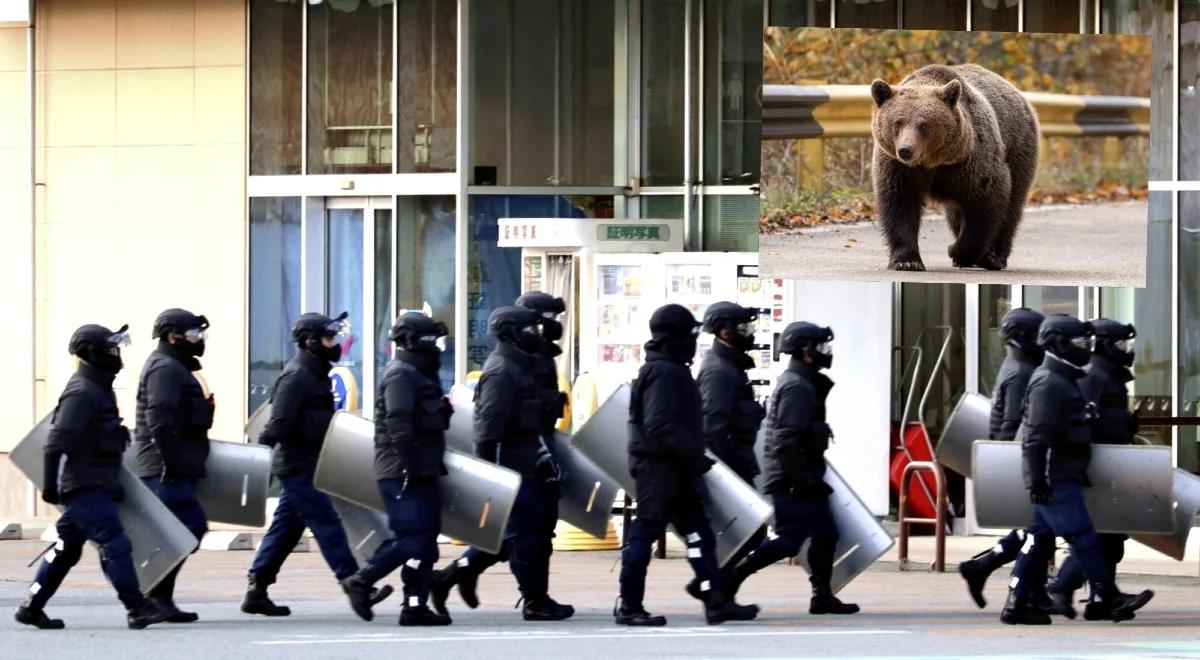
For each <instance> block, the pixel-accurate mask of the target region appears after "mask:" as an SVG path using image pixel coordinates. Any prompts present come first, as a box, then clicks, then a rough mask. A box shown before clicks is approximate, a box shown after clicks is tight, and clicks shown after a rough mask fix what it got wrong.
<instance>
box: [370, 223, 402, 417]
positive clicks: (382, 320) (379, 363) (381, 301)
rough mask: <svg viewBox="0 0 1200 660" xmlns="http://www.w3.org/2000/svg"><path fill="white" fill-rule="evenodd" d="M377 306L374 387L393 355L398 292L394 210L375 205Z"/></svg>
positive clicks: (377, 385) (380, 379)
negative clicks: (391, 336)
mask: <svg viewBox="0 0 1200 660" xmlns="http://www.w3.org/2000/svg"><path fill="white" fill-rule="evenodd" d="M374 240H375V248H374V249H375V272H374V273H373V274H372V275H373V277H374V287H375V291H374V295H375V309H374V310H372V311H373V313H374V318H373V319H372V325H373V329H374V332H375V360H374V368H375V391H376V392H378V391H379V383H380V382H382V380H383V370H384V369H385V368H387V363H388V362H389V361H391V359H392V342H391V340H390V339H388V333H389V332H391V331H392V321H393V320H394V316H393V314H392V310H393V309H395V305H394V304H393V303H394V302H395V292H394V291H392V282H393V281H394V280H393V279H392V212H391V210H389V209H375V239H374ZM363 410H366V411H368V412H369V411H372V410H374V405H367V404H366V402H364V403H363Z"/></svg>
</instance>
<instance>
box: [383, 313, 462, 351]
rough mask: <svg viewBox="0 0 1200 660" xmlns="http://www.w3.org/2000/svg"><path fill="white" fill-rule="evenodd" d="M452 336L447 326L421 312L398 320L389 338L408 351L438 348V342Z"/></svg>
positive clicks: (403, 316)
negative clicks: (421, 348)
mask: <svg viewBox="0 0 1200 660" xmlns="http://www.w3.org/2000/svg"><path fill="white" fill-rule="evenodd" d="M448 334H450V332H449V331H448V330H447V329H446V324H445V323H442V322H441V321H435V320H433V319H431V318H429V317H428V316H425V315H424V314H422V313H421V312H405V313H403V314H401V315H400V316H398V317H397V318H396V322H395V323H394V324H393V325H392V331H391V332H389V333H388V338H389V339H391V340H392V341H394V342H396V345H397V346H400V347H402V348H407V349H410V350H412V349H415V348H420V347H426V348H428V347H436V346H437V341H438V340H439V339H441V338H442V337H445V336H446V335H448Z"/></svg>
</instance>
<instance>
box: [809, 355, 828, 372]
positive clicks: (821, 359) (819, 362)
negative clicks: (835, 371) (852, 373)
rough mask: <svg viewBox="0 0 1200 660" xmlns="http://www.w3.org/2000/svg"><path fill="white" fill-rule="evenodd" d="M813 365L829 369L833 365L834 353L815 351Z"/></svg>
mask: <svg viewBox="0 0 1200 660" xmlns="http://www.w3.org/2000/svg"><path fill="white" fill-rule="evenodd" d="M812 361H813V366H814V367H816V368H818V369H828V368H830V367H832V366H833V353H813V356H812Z"/></svg>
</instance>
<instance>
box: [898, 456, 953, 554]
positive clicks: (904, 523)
mask: <svg viewBox="0 0 1200 660" xmlns="http://www.w3.org/2000/svg"><path fill="white" fill-rule="evenodd" d="M918 471H924V472H932V473H933V479H934V481H935V482H936V483H937V487H936V489H937V504H936V507H937V509H936V510H937V515H936V517H934V518H910V517H909V516H908V490H909V486H910V485H911V481H912V477H913V475H914V474H916V473H917V472H918ZM897 514H898V515H897V516H896V517H897V518H899V520H900V534H899V536H900V538H899V539H898V540H897V546H898V550H899V558H898V559H899V561H898V562H897V567H898V568H899V569H900V570H902V571H907V570H911V566H912V562H911V560H909V558H908V537H909V533H908V526H909V525H933V526H934V535H935V536H934V539H935V540H934V548H933V561H932V562H931V563H930V565H929V569H930V570H931V571H934V572H936V573H944V572H946V475H945V474H944V473H943V472H942V468H941V466H940V465H938V464H937V463H935V462H933V461H916V462H913V463H909V464H908V465H906V466H904V474H903V475H901V476H900V508H899V510H898V511H897Z"/></svg>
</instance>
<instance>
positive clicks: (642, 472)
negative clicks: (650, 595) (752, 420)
mask: <svg viewBox="0 0 1200 660" xmlns="http://www.w3.org/2000/svg"><path fill="white" fill-rule="evenodd" d="M699 331H700V324H699V323H697V322H696V318H695V317H694V316H692V313H691V312H689V311H688V310H687V308H685V307H682V306H680V305H674V304H672V305H665V306H663V307H660V308H658V309H657V310H655V312H654V314H652V315H651V317H650V335H651V339H650V341H648V342H646V346H645V348H646V363H645V364H643V365H642V367H641V370H640V371H639V372H638V377H637V380H635V381H634V382H633V388H632V391H631V392H630V401H629V468H630V473H631V474H632V476H633V478H634V480H635V482H636V483H637V517H636V518H634V520H633V522H632V523H630V527H629V531H628V533H627V535H626V541H625V548H624V550H623V551H622V553H621V595H620V598H618V600H617V604H616V607H615V608H614V609H613V617H614V618H615V619H616V622H617V623H618V624H622V625H628V626H662V625H666V623H667V619H666V617H663V616H661V615H651V614H650V613H649V612H647V611H646V609H645V607H644V605H643V598H644V596H645V592H646V569H647V568H648V567H649V565H650V551H651V544H653V543H654V541H655V540H656V539H658V538H659V537H661V536H662V535H663V533H664V532H665V531H666V529H667V525H668V524H670V525H672V526H673V527H674V528H675V532H676V533H677V534H679V535H680V536H681V537H683V539H684V541H685V542H686V544H687V559H688V563H689V564H691V566H692V570H693V571H694V572H695V574H696V581H695V582H693V583H692V586H691V588H690V589H689V592H690V593H691V594H692V595H693V596H694V597H697V598H699V599H700V600H702V601H703V602H704V614H705V619H706V620H707V621H708V623H710V624H718V623H722V622H725V621H748V620H750V619H753V618H754V617H756V616H757V615H758V607H757V606H754V605H738V604H737V603H736V602H734V600H733V598H732V597H730V596H729V595H728V592H727V591H726V589H725V585H724V580H723V577H722V575H721V573H720V571H719V570H718V568H717V555H716V540H715V536H714V535H713V531H712V527H711V526H710V524H709V520H708V516H707V514H706V513H705V511H704V502H705V500H706V499H708V491H707V488H706V484H705V482H704V473H706V472H708V470H709V469H710V468H711V467H712V466H713V461H712V459H710V458H709V457H708V456H706V455H705V453H704V441H703V435H702V428H701V425H702V421H701V420H702V415H703V411H702V407H701V402H700V389H699V387H698V386H697V385H696V381H695V380H694V379H693V378H692V372H691V364H692V359H693V358H695V355H696V336H697V334H698V333H699Z"/></svg>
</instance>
